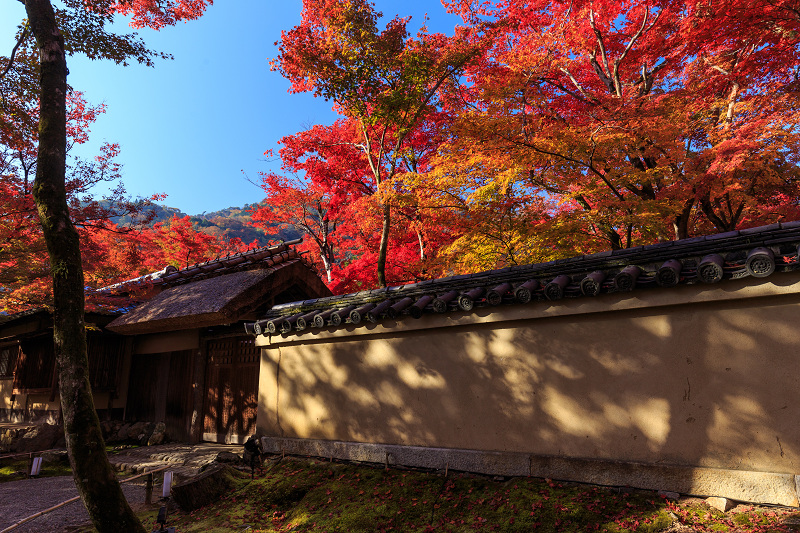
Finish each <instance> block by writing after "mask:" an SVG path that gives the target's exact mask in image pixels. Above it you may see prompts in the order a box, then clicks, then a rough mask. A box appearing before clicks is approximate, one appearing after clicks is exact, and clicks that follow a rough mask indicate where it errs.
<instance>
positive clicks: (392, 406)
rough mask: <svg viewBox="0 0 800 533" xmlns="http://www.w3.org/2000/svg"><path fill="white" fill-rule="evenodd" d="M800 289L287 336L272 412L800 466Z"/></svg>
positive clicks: (399, 431)
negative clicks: (323, 337) (321, 336)
mask: <svg viewBox="0 0 800 533" xmlns="http://www.w3.org/2000/svg"><path fill="white" fill-rule="evenodd" d="M799 301H800V297H798V296H797V295H790V296H785V297H781V298H780V299H774V298H773V299H769V298H755V299H751V300H744V301H734V302H723V303H697V304H690V305H680V306H672V307H664V308H658V309H644V310H631V311H618V312H604V313H599V314H586V315H573V316H569V317H556V318H541V319H535V320H520V321H515V322H504V323H494V324H480V325H474V326H459V327H450V328H440V329H435V330H421V331H405V332H403V331H401V330H400V328H398V330H397V333H395V334H393V335H391V336H387V335H364V336H355V337H339V338H334V339H329V340H327V341H315V340H313V339H312V340H307V339H301V340H299V341H297V342H287V343H284V344H281V345H279V346H278V347H276V348H272V349H269V350H267V351H266V353H267V359H268V360H269V361H271V363H270V366H269V368H268V369H267V372H266V376H265V374H264V373H262V382H261V384H260V388H261V393H262V396H265V398H266V402H267V405H266V407H267V413H266V415H267V416H266V417H265V418H266V420H265V421H264V422H262V421H261V419H259V425H260V429H262V430H264V431H265V432H266V434H267V435H274V436H283V437H298V438H311V439H328V440H342V441H358V442H369V443H384V444H400V445H412V446H431V447H444V448H465V449H476V450H496V451H506V452H524V453H533V454H544V455H556V456H567V457H582V458H596V459H610V460H622V461H635V462H646V463H662V464H674V465H691V466H708V467H718V468H730V469H741V470H753V471H766V472H779V473H795V472H797V471H798V470H800V469H799V468H798V443H799V442H800V426H798V425H797V424H796V421H797V420H798V419H800V407H798V402H796V401H794V392H795V391H796V387H797V383H798V381H800V370H799V369H800V367H799V366H798V365H797V363H796V356H795V350H796V347H797V346H798V345H799V344H800V330H798V329H797V328H796V324H797V320H798V318H800V317H798V310H800V307H798V302H799ZM538 305H547V304H538ZM265 377H266V378H267V379H265ZM276 379H277V383H278V386H276ZM276 405H277V408H276Z"/></svg>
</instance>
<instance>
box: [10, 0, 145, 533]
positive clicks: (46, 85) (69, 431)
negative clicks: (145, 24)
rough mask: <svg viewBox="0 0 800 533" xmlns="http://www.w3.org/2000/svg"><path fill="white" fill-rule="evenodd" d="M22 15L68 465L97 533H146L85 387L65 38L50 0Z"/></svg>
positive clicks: (34, 1)
mask: <svg viewBox="0 0 800 533" xmlns="http://www.w3.org/2000/svg"><path fill="white" fill-rule="evenodd" d="M25 9H26V11H27V14H28V20H29V21H30V24H31V27H32V29H33V33H34V36H35V37H36V43H37V46H38V48H39V54H40V62H41V74H40V90H41V95H40V116H39V153H38V159H37V165H36V179H35V181H34V184H33V196H34V200H35V201H36V206H37V209H38V211H39V220H40V222H41V224H42V229H43V232H44V239H45V242H46V243H47V252H48V254H49V256H50V268H51V273H52V276H53V339H54V342H55V350H56V358H57V361H58V372H59V391H60V394H61V408H62V410H63V414H64V433H65V436H66V442H67V451H68V453H69V459H70V465H71V466H72V473H73V477H74V479H75V485H76V486H77V487H78V492H79V493H80V496H81V499H82V500H83V503H84V505H85V506H86V509H87V510H88V511H89V516H90V517H91V519H92V522H93V524H94V526H95V527H96V528H97V530H98V531H100V532H101V533H104V532H109V533H110V532H119V531H126V532H127V531H132V532H144V531H145V530H144V528H143V527H142V525H141V524H140V523H139V521H138V520H137V518H136V516H135V515H134V514H133V512H132V511H131V509H130V507H129V506H128V502H127V501H125V496H124V495H123V494H122V489H121V488H120V486H119V482H118V481H117V477H116V476H115V474H114V471H113V470H112V469H111V465H110V464H109V462H108V457H107V456H106V452H105V443H104V442H103V435H102V433H101V431H100V421H99V419H98V418H97V412H96V411H95V409H94V401H93V399H92V391H91V387H90V385H89V364H88V357H87V352H86V330H85V325H84V318H83V312H84V293H83V290H84V289H83V269H82V267H81V255H80V244H79V240H78V232H77V231H76V230H75V227H74V226H73V225H72V222H71V220H70V218H69V209H68V207H67V195H66V188H65V172H66V155H67V154H66V150H67V133H66V92H67V63H66V58H65V56H64V38H63V36H62V35H61V32H60V31H59V29H58V25H57V23H56V19H55V14H54V13H53V7H52V5H51V4H50V0H25Z"/></svg>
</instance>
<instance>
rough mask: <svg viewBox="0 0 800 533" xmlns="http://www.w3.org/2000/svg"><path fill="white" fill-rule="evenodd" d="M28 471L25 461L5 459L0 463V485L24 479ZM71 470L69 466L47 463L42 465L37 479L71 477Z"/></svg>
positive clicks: (28, 465) (28, 467)
mask: <svg viewBox="0 0 800 533" xmlns="http://www.w3.org/2000/svg"><path fill="white" fill-rule="evenodd" d="M29 470H30V464H29V463H28V460H27V459H20V460H13V461H12V460H10V459H5V460H3V462H2V463H0V483H5V482H8V481H17V480H18V479H26V478H27V477H28V476H27V473H28V471H29ZM71 475H72V470H71V469H70V467H69V464H65V463H49V464H44V465H42V469H41V470H40V473H39V475H38V476H37V477H51V476H71Z"/></svg>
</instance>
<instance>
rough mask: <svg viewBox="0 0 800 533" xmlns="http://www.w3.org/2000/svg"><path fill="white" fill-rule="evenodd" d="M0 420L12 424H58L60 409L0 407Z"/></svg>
mask: <svg viewBox="0 0 800 533" xmlns="http://www.w3.org/2000/svg"><path fill="white" fill-rule="evenodd" d="M0 422H10V423H12V424H26V423H31V424H58V409H8V408H5V407H3V408H0Z"/></svg>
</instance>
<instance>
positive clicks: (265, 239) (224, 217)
mask: <svg viewBox="0 0 800 533" xmlns="http://www.w3.org/2000/svg"><path fill="white" fill-rule="evenodd" d="M262 207H263V208H267V206H266V204H264V203H261V204H257V203H256V204H247V205H245V206H244V207H226V208H225V209H220V210H219V211H212V212H204V213H200V214H199V215H189V214H187V213H184V212H183V211H181V210H180V209H177V208H175V207H169V206H165V205H160V204H157V203H152V204H149V205H148V206H147V207H146V208H145V213H150V212H152V215H148V216H147V218H148V219H150V217H152V219H151V220H149V222H148V223H147V225H148V226H149V227H152V226H154V225H155V224H157V223H159V222H167V221H169V220H170V219H171V218H172V217H177V218H184V217H187V216H188V217H189V219H190V220H191V222H192V227H193V228H194V229H195V230H197V231H202V232H203V233H206V234H208V235H212V236H214V237H217V238H219V239H227V240H230V239H241V240H242V242H244V243H246V244H250V243H253V242H256V243H258V245H259V246H267V245H268V244H271V243H274V242H275V241H278V240H285V241H288V240H291V239H296V238H298V237H300V236H301V234H300V233H299V232H298V231H296V230H294V229H293V228H286V229H281V228H280V227H278V226H277V225H272V226H269V225H263V224H259V226H258V227H256V226H253V225H251V221H252V216H251V211H252V210H254V209H259V208H262ZM112 220H113V221H114V222H115V223H116V224H118V225H120V226H129V225H131V224H133V223H134V222H135V220H134V218H133V217H131V216H130V215H125V216H120V217H112Z"/></svg>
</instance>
